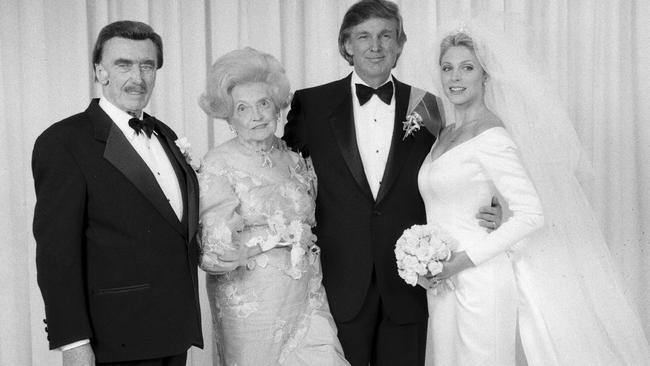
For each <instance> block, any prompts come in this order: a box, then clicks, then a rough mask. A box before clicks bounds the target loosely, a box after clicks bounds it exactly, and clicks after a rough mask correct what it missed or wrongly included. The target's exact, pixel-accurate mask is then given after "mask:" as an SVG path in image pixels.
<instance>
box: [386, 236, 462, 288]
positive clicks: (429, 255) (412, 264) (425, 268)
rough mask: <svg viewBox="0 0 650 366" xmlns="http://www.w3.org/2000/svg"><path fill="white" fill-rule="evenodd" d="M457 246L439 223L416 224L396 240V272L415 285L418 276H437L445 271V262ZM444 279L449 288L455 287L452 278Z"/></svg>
mask: <svg viewBox="0 0 650 366" xmlns="http://www.w3.org/2000/svg"><path fill="white" fill-rule="evenodd" d="M456 247H457V242H456V240H454V238H452V237H451V236H450V235H449V234H447V232H445V231H444V230H443V229H442V228H441V227H440V226H438V225H435V224H428V225H413V226H411V227H410V228H408V229H406V230H404V233H402V236H400V238H399V239H397V243H395V257H396V258H397V272H398V273H399V276H400V277H402V278H403V279H404V281H405V282H406V283H408V284H409V285H411V286H415V285H416V284H417V282H418V277H419V276H426V275H431V276H435V275H437V274H438V273H440V272H442V262H444V261H447V260H449V258H450V257H451V252H452V250H454V249H455V248H456ZM444 282H445V284H446V285H447V287H448V288H449V289H451V290H453V289H454V284H453V282H452V281H451V280H449V279H448V280H445V281H444ZM434 293H437V289H434Z"/></svg>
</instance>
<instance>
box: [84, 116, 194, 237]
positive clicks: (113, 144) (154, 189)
mask: <svg viewBox="0 0 650 366" xmlns="http://www.w3.org/2000/svg"><path fill="white" fill-rule="evenodd" d="M88 113H89V115H90V119H91V121H93V123H94V124H95V138H97V139H99V140H101V141H105V143H106V147H105V149H104V159H106V160H107V161H108V162H110V163H111V164H112V165H113V166H114V167H115V168H116V169H118V170H119V171H120V172H121V173H122V174H124V176H125V177H126V178H127V179H128V180H129V181H130V182H131V183H133V185H134V186H135V187H136V188H137V189H138V190H139V191H140V193H142V195H144V196H145V197H146V198H147V200H148V201H149V202H151V204H152V205H153V207H154V208H155V209H156V211H158V212H159V213H160V214H161V215H162V216H163V217H164V218H165V219H166V220H167V221H168V222H169V223H170V225H172V226H173V227H174V229H176V230H177V231H178V232H179V233H181V234H182V235H183V236H185V235H187V230H186V229H184V228H183V226H182V225H181V222H180V221H179V220H178V217H177V216H176V213H175V212H174V210H173V209H172V207H171V206H170V205H169V202H168V201H167V199H166V198H165V194H164V193H163V191H162V189H161V188H160V186H159V185H158V182H157V181H156V178H155V177H154V176H153V173H151V170H150V169H149V167H148V166H147V164H146V163H145V162H144V160H142V158H141V157H140V155H138V153H137V152H136V151H135V149H134V148H133V146H131V144H130V143H129V141H128V140H127V139H126V137H125V136H124V134H123V133H122V131H121V130H120V129H119V127H117V125H115V124H114V123H113V121H112V120H111V119H110V118H109V117H108V115H106V113H104V111H103V110H102V109H101V107H99V105H98V104H96V103H93V104H91V105H90V107H89V108H88ZM172 151H173V149H172Z"/></svg>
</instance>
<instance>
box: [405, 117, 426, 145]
mask: <svg viewBox="0 0 650 366" xmlns="http://www.w3.org/2000/svg"><path fill="white" fill-rule="evenodd" d="M402 124H403V125H404V127H402V130H403V131H404V137H402V141H404V140H406V138H407V137H408V136H411V135H413V134H414V133H415V132H416V131H419V130H420V128H421V127H422V126H424V123H422V116H420V114H418V112H415V111H413V112H411V113H410V114H409V115H408V116H406V121H404V122H402Z"/></svg>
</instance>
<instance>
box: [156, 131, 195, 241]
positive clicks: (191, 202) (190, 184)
mask: <svg viewBox="0 0 650 366" xmlns="http://www.w3.org/2000/svg"><path fill="white" fill-rule="evenodd" d="M160 134H161V135H162V136H163V137H164V138H165V140H166V141H167V144H168V145H169V148H170V149H171V151H172V154H173V155H174V158H176V161H177V162H178V164H179V165H180V166H181V167H182V168H183V172H184V173H185V183H186V185H187V207H185V209H186V210H187V224H188V225H189V228H188V233H189V235H190V236H189V238H190V241H191V240H192V238H193V237H194V234H196V229H197V227H198V223H199V183H198V181H197V179H196V174H195V173H194V170H192V167H190V166H189V164H187V161H186V160H185V157H184V156H183V153H181V151H180V149H179V148H178V146H177V145H176V142H174V140H173V139H172V137H171V136H170V135H169V134H168V133H167V131H166V129H162V128H161V129H160Z"/></svg>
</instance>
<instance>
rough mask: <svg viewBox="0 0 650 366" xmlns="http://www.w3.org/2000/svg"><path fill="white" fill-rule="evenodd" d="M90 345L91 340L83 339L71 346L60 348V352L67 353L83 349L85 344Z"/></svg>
mask: <svg viewBox="0 0 650 366" xmlns="http://www.w3.org/2000/svg"><path fill="white" fill-rule="evenodd" d="M88 343H90V339H82V340H80V341H76V342H73V343H70V344H66V345H65V346H61V347H59V351H67V350H70V349H73V348H77V347H81V346H83V345H84V344H88Z"/></svg>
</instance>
